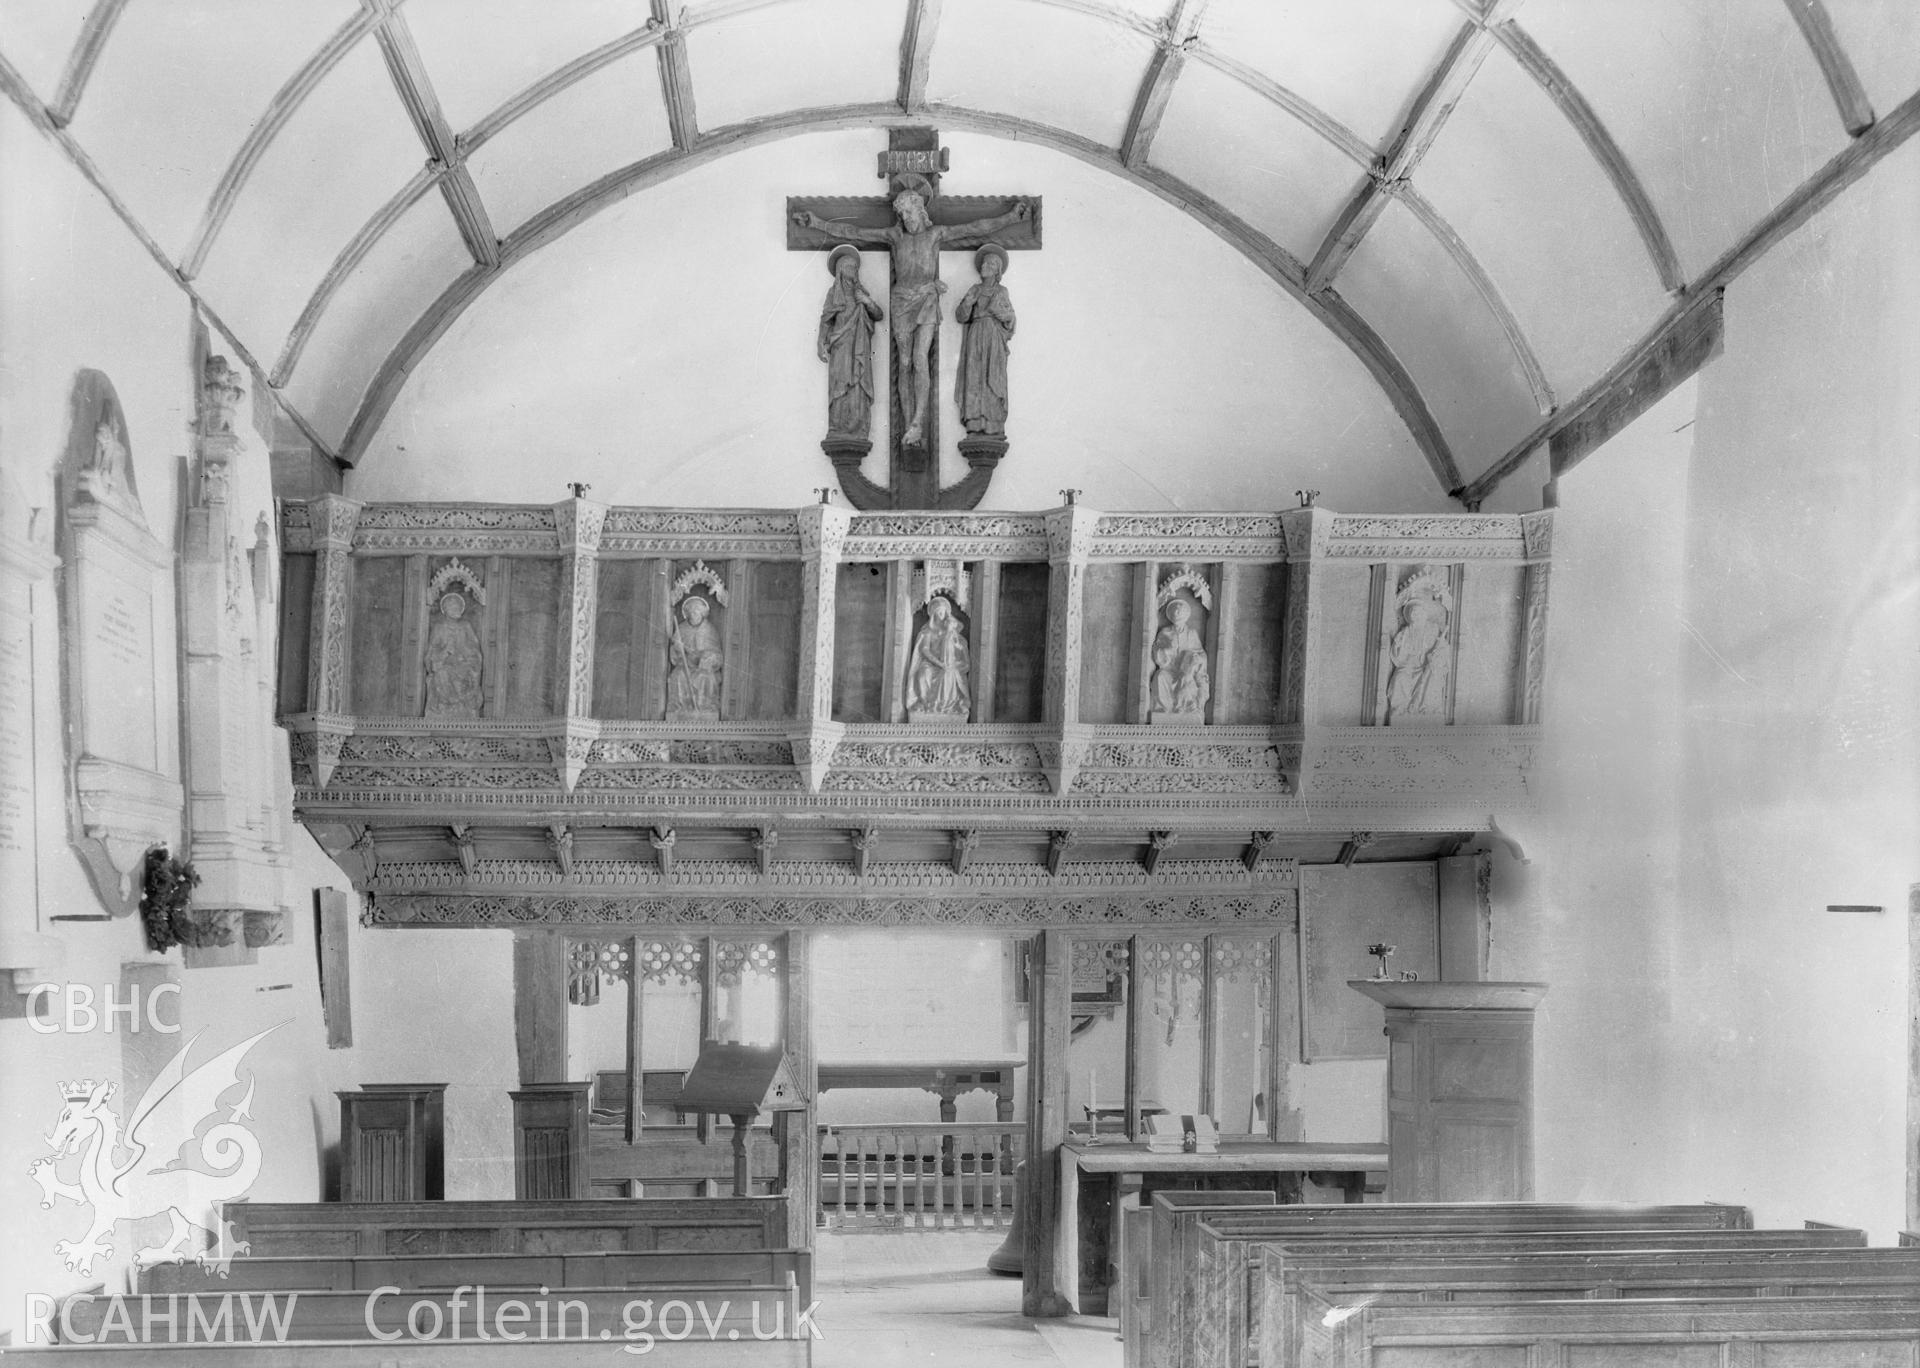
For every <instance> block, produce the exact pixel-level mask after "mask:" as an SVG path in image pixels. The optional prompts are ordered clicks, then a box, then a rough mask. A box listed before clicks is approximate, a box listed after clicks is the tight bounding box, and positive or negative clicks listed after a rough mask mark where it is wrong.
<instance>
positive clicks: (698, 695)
mask: <svg viewBox="0 0 1920 1368" xmlns="http://www.w3.org/2000/svg"><path fill="white" fill-rule="evenodd" d="M710 610H711V605H710V604H709V603H708V602H707V601H706V600H705V599H704V598H702V597H700V595H698V594H689V595H687V597H686V598H685V599H683V600H682V601H681V604H680V620H679V621H678V622H675V623H674V624H673V633H672V635H671V636H669V637H668V639H667V718H668V720H669V721H673V722H717V721H719V720H720V672H721V670H722V669H723V668H724V667H725V664H726V657H725V655H724V654H723V653H722V651H721V648H720V633H719V632H718V631H717V630H716V629H715V627H714V625H713V623H711V622H710V621H708V620H707V619H708V613H709V611H710Z"/></svg>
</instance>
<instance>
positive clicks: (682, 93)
mask: <svg viewBox="0 0 1920 1368" xmlns="http://www.w3.org/2000/svg"><path fill="white" fill-rule="evenodd" d="M648 3H649V4H651V5H652V7H653V21H654V23H656V24H658V25H659V26H660V29H661V36H660V43H659V46H657V47H656V48H655V49H654V51H655V52H656V53H658V54H659V57H660V88H661V91H662V92H663V93H664V94H665V96H666V102H667V127H668V128H669V129H670V130H671V132H672V135H673V145H674V147H675V148H677V149H678V150H680V151H682V152H685V151H687V150H688V149H689V148H691V147H692V146H693V145H694V143H696V142H697V141H699V138H700V122H699V120H698V118H696V117H695V114H694V105H693V71H692V69H691V68H690V67H689V66H688V65H687V34H686V29H685V27H684V26H683V24H682V22H681V13H682V10H683V9H684V6H682V5H681V3H680V0H648Z"/></svg>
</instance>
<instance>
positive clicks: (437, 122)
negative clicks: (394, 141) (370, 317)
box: [275, 11, 500, 374]
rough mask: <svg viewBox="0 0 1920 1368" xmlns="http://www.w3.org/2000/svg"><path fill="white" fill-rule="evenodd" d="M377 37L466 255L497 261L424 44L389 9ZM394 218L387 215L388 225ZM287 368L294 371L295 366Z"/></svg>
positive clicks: (494, 241)
mask: <svg viewBox="0 0 1920 1368" xmlns="http://www.w3.org/2000/svg"><path fill="white" fill-rule="evenodd" d="M374 37H375V39H376V40H377V41H378V42H379V44H380V55H381V56H382V57H383V58H384V59H385V60H386V64H387V75H388V76H389V77H390V78H391V79H392V81H393V88H394V91H395V93H396V94H398V95H399V97H400V103H401V104H402V105H404V106H405V107H406V111H407V118H408V119H409V120H410V121H411V122H412V124H413V131H414V132H415V133H416V134H418V135H419V138H420V141H421V143H422V145H424V146H425V148H426V151H427V156H428V158H429V160H430V163H431V165H433V166H435V167H438V168H439V171H438V175H437V181H438V184H439V187H440V194H441V196H442V197H443V198H444V199H445V200H446V202H447V211H448V212H449V213H450V214H452V215H453V221H454V223H455V224H456V225H458V227H459V229H460V238H461V241H463V242H464V243H466V246H467V253H468V255H470V256H471V257H472V258H473V259H474V261H475V262H476V263H477V264H479V265H481V266H498V265H499V264H500V239H499V237H498V235H496V234H495V233H494V231H493V224H492V223H491V222H490V221H489V220H488V217H487V206H486V205H485V204H483V203H482V202H481V200H480V191H479V189H478V188H477V187H475V185H474V183H473V176H472V175H471V173H469V172H468V170H467V165H466V154H465V152H464V150H463V149H462V148H461V146H460V144H459V141H458V140H457V139H456V138H455V137H454V136H453V129H452V128H450V127H449V126H448V124H447V116H446V114H445V113H443V112H442V111H441V108H440V97H439V96H438V95H437V94H435V92H434V89H433V80H432V78H431V77H429V76H428V75H427V69H426V65H425V64H424V63H423V62H422V61H421V60H420V49H419V47H418V46H417V45H416V44H415V43H414V41H413V33H412V31H411V30H410V29H409V28H408V27H407V21H406V20H405V19H404V18H402V17H401V16H400V14H399V13H398V12H397V11H388V12H387V13H385V14H383V15H382V16H381V19H380V22H379V24H378V25H377V26H376V27H375V29H374ZM385 208H386V206H382V208H381V211H380V212H381V213H384V212H385ZM396 217H397V216H396ZM391 222H392V221H391V220H389V226H391ZM323 283H324V282H323ZM302 312H303V313H304V312H305V311H304V310H303V311H302ZM275 369H276V371H277V370H278V369H279V368H278V367H275ZM288 373H289V374H291V368H289V371H288Z"/></svg>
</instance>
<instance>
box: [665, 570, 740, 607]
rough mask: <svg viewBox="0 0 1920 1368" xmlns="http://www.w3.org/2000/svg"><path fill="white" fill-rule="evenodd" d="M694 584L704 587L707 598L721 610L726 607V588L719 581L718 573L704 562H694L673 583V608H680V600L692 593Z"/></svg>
mask: <svg viewBox="0 0 1920 1368" xmlns="http://www.w3.org/2000/svg"><path fill="white" fill-rule="evenodd" d="M696 584H704V585H706V586H707V588H708V590H709V591H710V593H709V594H708V597H710V598H712V599H713V600H714V601H715V602H717V603H718V604H719V605H720V606H721V607H722V608H724V607H726V606H727V586H726V584H725V583H724V582H723V581H722V580H721V578H720V573H719V571H717V570H714V569H712V568H711V567H710V566H708V564H707V563H706V562H705V561H695V562H694V563H693V567H692V568H691V569H689V570H687V571H686V572H685V573H683V574H682V575H681V576H680V578H679V579H677V580H675V581H674V582H673V604H674V607H676V608H678V607H679V606H680V600H681V599H683V598H685V597H686V596H687V595H688V594H690V593H692V592H693V586H694V585H696ZM709 606H711V605H709Z"/></svg>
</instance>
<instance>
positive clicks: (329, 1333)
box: [59, 1282, 799, 1353]
mask: <svg viewBox="0 0 1920 1368" xmlns="http://www.w3.org/2000/svg"><path fill="white" fill-rule="evenodd" d="M798 1295H799V1294H798V1291H797V1289H796V1288H795V1287H794V1286H793V1284H791V1283H787V1284H744V1283H743V1284H733V1285H728V1286H709V1285H704V1284H694V1283H687V1282H676V1283H668V1284H663V1285H661V1286H657V1287H646V1288H625V1287H567V1288H555V1289H553V1290H551V1291H550V1292H545V1293H543V1292H542V1290H541V1288H540V1287H539V1285H537V1284H536V1285H534V1286H530V1287H487V1288H485V1289H472V1288H455V1289H452V1290H439V1291H427V1290H403V1289H399V1288H394V1287H386V1288H381V1289H376V1290H374V1291H350V1292H314V1291H275V1292H264V1291H263V1292H188V1293H177V1294H171V1295H169V1296H162V1297H139V1296H133V1297H92V1298H86V1299H84V1300H81V1301H79V1302H78V1303H77V1304H76V1305H75V1306H74V1307H73V1308H72V1310H71V1313H70V1315H68V1316H66V1317H64V1318H62V1320H61V1321H60V1322H59V1330H60V1332H61V1335H62V1338H63V1339H65V1337H66V1335H67V1333H68V1332H69V1330H70V1331H71V1332H72V1335H73V1340H74V1342H77V1343H80V1344H88V1343H95V1342H97V1343H99V1344H101V1345H102V1346H106V1345H110V1344H112V1343H115V1342H116V1341H121V1342H125V1343H135V1342H152V1340H153V1339H154V1338H155V1337H156V1336H155V1331H156V1330H158V1331H159V1336H158V1337H159V1338H160V1339H161V1340H162V1341H163V1342H165V1341H167V1340H169V1339H170V1340H171V1341H172V1342H175V1343H180V1344H183V1345H184V1344H187V1343H198V1344H202V1345H205V1344H207V1343H208V1342H209V1341H211V1342H213V1343H222V1342H224V1341H225V1339H226V1336H225V1334H224V1331H221V1330H209V1329H207V1327H213V1326H226V1325H231V1326H232V1327H233V1333H232V1338H233V1339H234V1340H236V1341H238V1342H240V1343H273V1342H278V1341H279V1340H282V1339H287V1340H298V1341H302V1342H316V1341H322V1342H324V1341H342V1340H345V1341H354V1342H359V1343H365V1344H390V1345H399V1344H412V1343H414V1342H417V1341H420V1340H442V1339H444V1340H462V1341H465V1342H466V1343H467V1344H469V1345H470V1346H472V1345H477V1344H479V1343H480V1342H481V1341H482V1340H483V1339H485V1338H488V1337H492V1338H494V1339H496V1340H498V1339H502V1338H504V1336H505V1335H507V1334H524V1335H526V1336H527V1338H529V1339H579V1340H588V1341H593V1342H596V1343H603V1344H606V1343H612V1344H616V1345H618V1344H623V1343H625V1342H626V1340H627V1338H628V1335H629V1333H632V1334H634V1335H640V1334H646V1335H649V1336H651V1338H652V1339H653V1340H654V1341H655V1342H656V1343H657V1342H658V1341H660V1340H661V1339H662V1338H665V1337H670V1336H676V1335H680V1334H681V1333H682V1331H685V1332H686V1335H687V1337H688V1338H709V1339H716V1340H728V1339H729V1338H731V1339H732V1340H733V1341H736V1342H737V1341H739V1340H748V1341H753V1340H754V1339H755V1337H756V1334H758V1335H760V1336H766V1335H770V1334H772V1333H773V1332H774V1330H775V1328H776V1326H779V1327H782V1328H784V1329H785V1330H787V1331H788V1332H789V1333H790V1332H791V1330H792V1328H793V1326H794V1323H795V1318H796V1317H797V1316H798V1315H799V1306H798V1304H797V1303H798ZM669 1307H671V1308H673V1309H672V1310H671V1311H668V1310H667V1308H669ZM663 1313H665V1315H666V1322H665V1324H664V1325H663V1324H662V1322H661V1319H660V1317H661V1316H662V1314H663ZM162 1314H170V1315H171V1316H172V1317H173V1320H172V1322H171V1323H167V1324H164V1325H162V1324H161V1323H160V1317H161V1315H162ZM122 1317H124V1319H123V1318H122ZM123 1324H124V1326H125V1329H124V1331H123V1330H121V1329H120V1328H119V1327H120V1326H121V1325H123ZM477 1352H478V1351H477V1350H476V1353H477Z"/></svg>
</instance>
